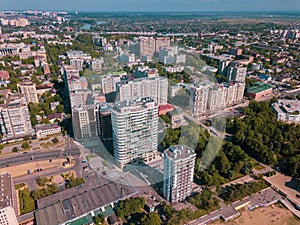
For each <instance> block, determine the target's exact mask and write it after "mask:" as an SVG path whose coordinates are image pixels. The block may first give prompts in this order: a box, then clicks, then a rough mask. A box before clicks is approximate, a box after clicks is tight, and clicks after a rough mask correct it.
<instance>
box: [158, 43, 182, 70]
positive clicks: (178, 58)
mask: <svg viewBox="0 0 300 225" xmlns="http://www.w3.org/2000/svg"><path fill="white" fill-rule="evenodd" d="M185 59H186V55H185V54H180V53H179V51H178V46H169V47H162V48H160V51H159V58H158V61H159V62H161V63H163V64H165V65H168V64H171V65H172V64H179V63H185Z"/></svg>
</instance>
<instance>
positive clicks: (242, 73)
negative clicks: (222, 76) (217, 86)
mask: <svg viewBox="0 0 300 225" xmlns="http://www.w3.org/2000/svg"><path fill="white" fill-rule="evenodd" d="M246 75H247V67H244V66H242V65H240V64H238V63H237V64H235V63H230V64H229V66H228V67H227V70H226V80H227V82H230V81H235V82H245V80H246Z"/></svg>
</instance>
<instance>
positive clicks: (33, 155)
mask: <svg viewBox="0 0 300 225" xmlns="http://www.w3.org/2000/svg"><path fill="white" fill-rule="evenodd" d="M80 154H81V153H80V150H79V148H70V149H66V150H57V151H51V152H28V153H26V154H20V155H16V156H12V157H9V158H2V159H0V167H7V166H12V165H16V164H23V163H27V162H33V161H41V160H49V159H53V158H62V157H64V156H67V155H71V156H79V155H80Z"/></svg>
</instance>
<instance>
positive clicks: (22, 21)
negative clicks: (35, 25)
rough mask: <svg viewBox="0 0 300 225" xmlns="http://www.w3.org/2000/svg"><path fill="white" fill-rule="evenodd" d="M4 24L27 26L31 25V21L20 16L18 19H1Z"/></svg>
mask: <svg viewBox="0 0 300 225" xmlns="http://www.w3.org/2000/svg"><path fill="white" fill-rule="evenodd" d="M0 21H1V25H2V26H8V25H9V26H15V27H26V26H28V25H30V23H29V21H28V20H27V19H25V18H18V19H3V18H2V19H1V20H0Z"/></svg>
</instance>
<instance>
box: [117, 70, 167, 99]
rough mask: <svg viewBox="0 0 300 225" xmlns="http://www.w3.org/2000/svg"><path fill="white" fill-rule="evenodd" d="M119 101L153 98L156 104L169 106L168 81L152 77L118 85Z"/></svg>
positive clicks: (164, 78)
mask: <svg viewBox="0 0 300 225" xmlns="http://www.w3.org/2000/svg"><path fill="white" fill-rule="evenodd" d="M116 96H117V100H118V101H124V100H132V99H135V98H145V97H150V98H152V99H153V100H154V101H155V103H156V104H158V105H164V104H167V100H168V79H167V78H166V77H159V76H157V77H152V78H141V79H134V80H131V81H122V82H119V83H117V92H116Z"/></svg>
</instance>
